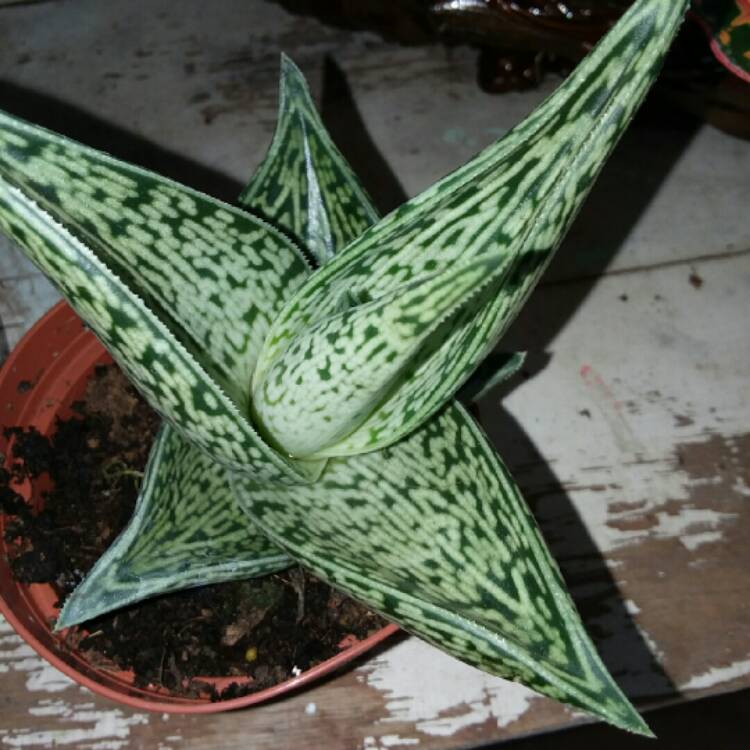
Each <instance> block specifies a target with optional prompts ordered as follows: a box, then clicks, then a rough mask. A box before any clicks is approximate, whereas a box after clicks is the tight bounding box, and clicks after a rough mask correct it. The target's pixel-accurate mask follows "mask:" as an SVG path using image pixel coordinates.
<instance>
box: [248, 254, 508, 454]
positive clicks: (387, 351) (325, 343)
mask: <svg viewBox="0 0 750 750" xmlns="http://www.w3.org/2000/svg"><path fill="white" fill-rule="evenodd" d="M509 265H510V263H509V257H508V256H507V255H504V254H500V253H496V254H491V253H487V254H486V255H483V256H479V257H475V258H472V259H471V260H469V261H468V262H467V263H463V264H459V263H457V264H456V265H455V266H453V267H450V268H448V269H447V270H444V271H442V272H436V273H432V274H426V275H425V276H424V277H420V278H415V279H412V280H411V281H409V282H407V283H405V284H403V285H402V286H400V287H398V288H397V289H395V290H393V291H391V292H388V293H387V294H383V295H382V296H379V297H377V298H375V299H373V300H368V299H366V298H362V297H355V296H353V295H352V294H351V292H350V291H349V290H346V289H344V290H342V292H341V293H340V301H339V308H340V309H341V312H339V313H338V314H337V315H334V316H329V317H326V318H323V320H321V321H320V322H319V323H318V324H317V325H315V326H313V327H312V328H311V329H309V330H307V331H305V333H304V335H301V336H299V337H298V338H297V339H296V340H294V341H292V342H291V343H290V344H289V346H288V347H287V351H286V354H285V356H284V357H283V358H281V359H280V360H277V361H276V362H275V363H274V364H273V366H272V368H271V370H270V371H269V372H264V371H263V370H262V369H259V370H258V371H256V374H255V378H254V380H253V404H254V408H255V409H256V411H255V412H254V413H255V416H256V420H255V421H256V422H257V423H258V424H259V425H263V428H264V429H265V430H266V431H267V433H265V434H264V436H265V437H267V439H268V441H269V443H271V444H272V445H277V446H279V447H280V448H281V447H283V450H286V451H288V452H289V453H290V454H291V455H293V456H306V455H310V454H312V453H315V452H317V454H318V455H320V454H321V453H322V452H323V451H321V446H322V447H323V448H325V447H326V446H328V445H335V444H337V443H338V442H339V441H340V440H341V439H342V438H345V437H346V434H345V433H342V429H344V430H345V429H347V428H348V427H349V425H351V424H357V423H358V422H361V421H362V419H363V418H366V417H367V415H368V414H370V413H371V412H372V411H373V410H375V409H376V408H377V407H378V405H379V404H381V403H382V402H383V401H387V400H388V397H389V394H390V392H391V390H393V389H394V388H396V387H398V383H399V382H400V380H402V379H403V378H404V377H405V373H408V371H409V369H410V368H413V367H414V366H416V362H417V361H418V358H419V355H420V353H421V351H422V350H423V349H424V347H425V346H428V345H429V342H430V341H431V340H434V339H436V338H440V339H444V338H447V337H448V336H450V333H451V329H452V328H453V326H454V325H455V324H456V323H455V322H456V320H457V319H460V317H461V315H460V314H461V312H462V310H463V309H465V308H466V306H468V305H472V304H474V302H475V299H476V298H477V297H479V296H481V295H482V294H485V296H487V295H489V296H494V295H496V294H497V290H498V289H499V288H500V287H501V285H502V282H503V280H504V275H505V273H507V271H508V267H509ZM446 329H447V330H446ZM375 362H377V363H378V364H377V371H376V372H373V371H372V369H371V367H372V364H373V363H375ZM256 384H258V385H259V387H260V389H262V390H260V391H259V390H256V388H255V386H256ZM290 384H293V386H292V387H290ZM313 422H315V423H316V425H317V428H316V430H315V432H309V431H307V430H306V429H305V426H306V425H309V424H311V423H313ZM376 439H377V436H376V435H373V436H372V440H373V442H374V441H376Z"/></svg>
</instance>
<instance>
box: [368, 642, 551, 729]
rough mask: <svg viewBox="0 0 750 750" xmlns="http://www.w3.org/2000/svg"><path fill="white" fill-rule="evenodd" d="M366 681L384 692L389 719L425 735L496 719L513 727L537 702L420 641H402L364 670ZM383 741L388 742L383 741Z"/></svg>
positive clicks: (524, 691)
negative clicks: (406, 723) (532, 703)
mask: <svg viewBox="0 0 750 750" xmlns="http://www.w3.org/2000/svg"><path fill="white" fill-rule="evenodd" d="M359 674H360V679H362V680H364V681H365V682H366V683H367V684H368V685H370V686H371V687H374V688H376V689H377V690H379V691H381V692H382V693H384V695H385V697H386V708H387V710H388V713H389V716H388V718H386V719H383V721H384V722H388V721H408V722H411V723H413V724H414V725H415V727H416V729H417V730H418V731H419V732H422V733H424V734H428V735H433V736H443V737H450V736H452V735H454V734H455V733H456V732H458V731H460V730H461V729H464V728H465V727H468V726H472V725H475V724H481V723H484V722H486V721H487V720H493V721H494V722H495V723H496V725H497V726H498V727H504V726H507V725H508V724H511V723H512V722H514V721H515V720H516V719H518V718H519V717H520V716H522V715H523V714H524V713H525V711H526V710H527V709H528V708H529V704H530V703H531V701H532V700H533V699H534V698H537V697H538V696H536V695H535V694H534V693H533V692H531V690H529V689H527V688H525V687H523V686H521V685H517V684H516V683H512V682H508V681H506V680H501V679H499V678H497V677H491V676H489V675H486V674H484V673H483V672H480V671H479V670H477V669H474V668H473V667H469V666H467V665H466V664H463V663H462V662H460V661H458V660H456V659H453V658H452V657H450V656H448V655H447V654H444V653H442V652H441V651H438V650H437V649H435V648H433V647H432V646H430V645H428V644H426V643H424V642H423V641H420V640H418V639H416V638H409V639H407V640H405V641H402V642H401V643H398V644H397V645H396V646H394V647H393V648H391V649H389V650H388V651H387V652H386V653H384V654H382V655H381V656H379V657H378V658H377V659H375V660H373V661H372V662H371V663H370V664H368V665H367V666H365V667H361V668H360V669H359ZM381 741H382V738H381Z"/></svg>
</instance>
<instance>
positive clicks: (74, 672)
mask: <svg viewBox="0 0 750 750" xmlns="http://www.w3.org/2000/svg"><path fill="white" fill-rule="evenodd" d="M50 336H51V337H52V339H53V341H52V344H51V345H50V346H47V347H46V349H45V351H44V353H43V354H42V355H39V354H38V352H37V351H35V347H37V345H38V343H39V340H40V339H42V340H44V339H46V338H50ZM55 339H56V340H55ZM82 347H83V349H84V350H85V356H76V355H77V354H78V353H79V351H80V350H81V348H82ZM32 355H33V356H37V357H38V356H43V357H44V358H45V359H46V360H48V361H47V363H46V366H47V367H50V366H51V365H54V366H55V367H57V366H63V365H64V364H65V363H66V362H67V363H68V364H69V366H70V367H71V368H73V370H74V374H75V375H77V376H79V377H80V376H82V375H83V373H84V371H85V370H86V369H88V368H90V367H91V365H92V363H94V362H95V359H96V357H97V355H98V356H99V357H102V356H104V355H105V350H104V348H103V347H102V345H101V344H100V343H99V342H98V341H97V340H96V339H95V338H94V336H93V334H92V333H91V332H90V331H89V330H88V329H86V328H85V327H84V326H83V324H82V323H81V321H80V319H79V318H78V317H77V316H76V315H75V313H74V312H73V310H72V308H71V307H70V306H69V305H68V304H67V303H66V302H65V301H64V300H62V301H60V302H58V303H57V304H56V305H54V306H53V307H52V308H51V309H50V310H48V311H47V312H46V313H45V314H44V315H43V316H42V317H41V318H40V319H39V320H38V321H37V322H36V323H34V325H33V326H32V327H31V328H30V329H29V330H28V331H27V332H26V334H25V335H24V336H23V337H22V338H21V340H20V341H19V342H18V343H17V344H16V346H15V347H14V348H13V350H12V352H11V353H10V354H9V355H8V358H7V359H6V360H5V362H4V363H3V365H2V367H0V394H2V393H3V392H4V389H5V390H6V391H9V392H11V391H12V392H13V393H15V392H16V389H17V383H20V382H21V380H20V378H21V373H22V372H24V371H25V370H26V369H27V368H26V367H24V359H25V358H29V356H32ZM36 367H37V368H38V365H36ZM40 376H41V377H43V375H42V371H40ZM11 380H12V381H13V382H12V383H11V384H10V385H8V381H11ZM31 383H32V388H31V389H30V393H28V394H25V393H24V394H23V396H21V398H22V400H24V401H26V402H27V405H26V406H24V407H23V408H22V409H21V411H20V412H19V413H18V416H22V417H25V418H26V421H29V422H30V421H31V420H30V419H29V412H30V409H31V408H32V406H31V405H33V404H35V403H37V402H41V401H42V400H43V399H44V398H45V394H44V392H43V391H42V392H41V393H40V392H39V391H37V392H36V393H34V391H35V390H36V389H35V388H34V387H33V386H34V385H36V381H34V380H32V381H31ZM71 389H72V385H71V384H70V383H68V386H67V390H68V391H69V390H71ZM48 402H49V399H48ZM9 405H10V402H8V403H7V404H6V406H9ZM61 406H62V404H59V403H58V404H56V405H53V404H51V403H48V404H47V405H46V406H45V409H46V411H47V414H46V416H45V418H44V419H45V423H49V424H50V425H51V424H53V422H54V415H55V414H56V413H57V412H58V411H60V409H61ZM3 413H4V414H9V415H10V420H11V422H12V420H13V415H14V414H15V412H14V411H13V409H5V410H4V411H3ZM3 421H4V422H5V417H4V418H3ZM6 424H8V425H9V423H6ZM16 424H17V422H16ZM1 460H2V456H1V455H0V461H1ZM1 526H2V524H1V523H0V527H1ZM0 547H2V548H3V549H4V548H5V542H4V540H2V539H0ZM3 568H5V569H9V565H8V563H7V560H6V559H5V558H4V557H1V556H0V570H1V569H3ZM5 578H6V577H5V576H4V577H3V579H5ZM7 578H8V579H10V578H11V577H10V574H9V570H8V576H7ZM13 583H14V584H15V586H16V589H17V590H18V592H19V593H20V596H19V597H17V598H18V599H19V600H20V601H21V606H22V607H24V606H25V607H26V608H27V610H28V611H27V612H25V613H23V614H25V616H26V618H28V619H29V624H27V622H25V620H24V618H23V617H22V616H19V613H17V612H16V609H15V608H14V607H13V606H12V605H11V604H10V602H9V601H8V597H7V592H6V591H4V590H3V589H4V585H3V588H0V612H1V613H2V614H3V615H4V616H5V618H6V620H7V621H8V623H9V624H10V625H11V626H12V627H13V629H14V630H15V631H16V633H18V635H20V636H21V638H23V639H24V641H26V643H28V644H29V645H30V646H31V647H32V648H33V649H34V651H36V653H37V654H39V656H41V657H42V658H44V659H46V660H47V661H48V662H49V663H50V664H52V665H53V666H54V667H55V668H56V669H58V670H59V671H60V672H62V673H63V674H65V675H66V676H67V677H69V678H71V679H72V680H73V681H74V682H77V683H78V684H80V685H83V686H85V687H87V688H89V689H90V690H92V691H93V692H95V693H98V694H99V695H103V696H105V697H106V698H109V699H110V700H113V701H115V702H117V703H121V704H124V705H126V706H128V707H130V708H135V709H145V710H147V711H155V712H160V713H165V712H166V713H184V714H207V713H218V712H221V711H230V710H233V709H237V708H243V707H245V706H251V705H254V704H258V703H262V702H266V701H270V700H272V699H274V698H278V697H279V696H281V695H284V694H286V693H290V692H292V691H296V690H298V689H299V688H301V687H303V686H304V685H307V684H308V683H311V682H313V681H315V680H317V679H319V678H321V677H323V676H324V675H327V674H330V673H332V672H334V671H335V670H337V669H339V668H341V667H342V666H343V665H345V664H347V663H349V662H350V661H353V660H354V659H356V658H357V657H359V656H361V655H362V654H364V653H366V652H367V651H369V650H371V649H372V648H374V647H375V646H377V645H378V644H380V643H382V642H383V641H385V640H386V639H387V638H390V637H391V636H392V635H394V634H395V633H397V632H398V631H399V627H398V626H397V625H395V624H389V625H386V626H385V627H383V628H381V629H380V630H378V631H377V632H376V633H374V634H373V635H371V636H369V637H368V638H365V639H363V640H361V641H354V642H353V643H351V645H348V646H346V647H344V648H343V650H342V651H341V652H340V653H338V654H336V655H335V656H332V657H331V658H329V659H326V660H325V661H323V662H321V663H320V664H317V665H316V666H314V667H312V668H310V669H307V670H305V671H304V672H302V673H301V674H299V675H298V676H296V677H292V678H291V679H289V680H285V681H284V682H281V683H279V684H278V685H274V686H272V687H269V688H265V689H264V690H259V691H258V692H257V693H251V694H249V695H245V696H242V697H239V698H231V699H228V700H224V701H214V702H212V701H210V700H209V699H207V698H206V699H201V698H187V697H182V696H172V695H169V694H168V693H163V694H162V693H157V692H156V691H154V690H150V689H148V688H135V687H134V686H130V692H129V691H128V690H127V689H126V688H125V686H123V688H121V689H120V688H118V687H117V683H118V681H121V680H122V678H118V677H117V676H116V675H115V674H113V673H110V672H109V671H107V670H104V669H99V668H97V667H94V666H93V665H91V664H89V663H88V662H85V660H82V659H81V657H79V656H78V655H77V654H78V652H77V651H76V650H75V649H73V648H70V647H69V646H68V645H67V644H64V634H65V632H66V631H65V630H63V631H61V633H62V635H60V634H53V633H52V630H51V629H50V627H49V624H48V622H47V621H46V619H44V618H43V617H42V616H41V615H40V613H38V612H37V611H36V609H35V608H34V607H33V606H32V605H31V604H30V603H29V601H28V600H27V599H28V596H29V592H30V590H31V588H32V587H34V586H36V585H38V584H22V583H18V582H15V581H13ZM43 585H45V586H46V584H43ZM34 625H36V626H37V627H39V628H40V629H41V630H43V631H46V633H48V634H49V636H50V640H51V645H53V646H58V647H59V650H60V653H61V654H63V653H64V654H67V655H69V656H70V657H72V661H76V660H79V659H80V660H81V661H82V663H85V666H86V670H87V672H89V673H91V675H94V676H90V675H89V674H87V673H85V672H83V671H81V670H79V669H77V668H76V666H75V664H74V663H71V661H68V660H66V659H64V658H62V656H61V655H60V654H58V653H56V652H55V651H54V650H53V649H52V648H50V647H49V646H48V645H46V644H45V643H43V642H42V641H41V640H40V639H39V638H38V637H37V635H35V633H34V632H33V630H32V627H30V626H34ZM117 674H120V675H123V674H127V673H126V672H124V671H123V672H122V673H117ZM97 675H101V679H100V680H97V679H96V678H95V676H97ZM200 679H215V680H221V681H222V682H223V681H236V680H235V678H233V677H231V676H230V677H219V678H200ZM239 679H240V680H241V678H239ZM135 690H137V691H138V692H141V693H145V694H150V696H152V697H142V696H140V695H135V694H134V693H133V691H135Z"/></svg>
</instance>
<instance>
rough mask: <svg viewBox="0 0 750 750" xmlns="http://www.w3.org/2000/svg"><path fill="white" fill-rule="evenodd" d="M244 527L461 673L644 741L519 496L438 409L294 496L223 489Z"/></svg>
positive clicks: (257, 488) (502, 471)
mask: <svg viewBox="0 0 750 750" xmlns="http://www.w3.org/2000/svg"><path fill="white" fill-rule="evenodd" d="M234 481H235V488H236V491H237V493H238V499H239V500H240V503H241V505H242V507H243V508H245V510H246V511H247V513H248V515H249V516H250V518H251V519H252V520H253V521H254V522H256V523H257V524H258V526H259V527H260V528H261V529H263V531H264V532H265V533H267V534H268V535H269V537H271V538H272V539H273V540H274V541H276V542H277V543H278V544H279V545H280V546H282V547H284V548H285V549H286V550H287V551H288V552H289V554H290V555H292V556H293V557H294V558H295V559H297V560H298V561H299V562H300V563H302V564H303V565H306V566H307V567H309V568H310V569H312V570H313V571H314V572H315V573H316V574H317V575H319V576H321V577H322V578H324V579H326V580H328V581H329V582H330V583H332V584H333V585H335V586H337V587H339V588H341V589H343V590H344V591H346V592H348V593H350V594H351V595H353V596H355V597H357V598H358V599H361V600H362V601H364V602H366V603H367V604H369V605H370V606H372V607H374V608H375V609H377V610H378V611H380V612H381V613H382V614H383V615H385V616H386V617H388V618H389V619H392V620H395V621H396V622H398V623H399V624H401V625H403V626H404V627H406V628H407V629H408V630H410V631H411V632H413V633H416V634H417V635H419V636H421V637H423V638H425V639H427V640H429V641H431V642H433V643H435V644H438V645H439V646H440V647H441V648H442V649H444V650H447V651H448V652H449V653H451V654H453V655H454V656H457V657H458V658H460V659H462V660H464V661H466V662H468V663H469V664H473V665H474V666H477V667H479V668H480V669H484V670H486V671H489V672H492V673H493V674H499V675H501V676H505V677H508V678H510V679H519V680H521V681H523V682H524V683H525V684H527V685H529V686H531V687H532V688H534V689H535V690H538V691H539V692H542V693H544V694H545V695H550V696H551V697H554V698H556V699H559V700H564V701H566V702H568V703H570V704H571V705H574V706H577V707H579V708H582V709H583V710H586V711H589V712H592V713H594V714H596V715H598V716H601V717H602V718H605V719H606V720H608V721H610V722H612V723H615V724H617V725H619V726H625V727H627V728H630V729H631V730H638V731H646V730H645V725H643V724H642V722H641V721H640V719H639V717H638V716H637V714H636V713H635V712H634V711H633V709H632V708H631V707H630V706H629V704H628V702H627V700H626V699H625V698H624V697H623V696H622V694H621V693H620V691H619V690H618V688H617V686H616V685H615V683H614V682H613V681H612V679H611V677H610V676H609V675H608V673H607V671H606V669H605V668H604V667H603V665H602V664H601V662H600V660H599V658H598V656H597V654H596V651H595V649H594V647H593V645H592V644H591V642H590V640H589V639H588V637H587V636H586V633H585V631H584V629H583V626H582V624H581V622H580V620H579V618H578V616H577V614H576V612H575V608H574V607H573V605H572V603H571V602H570V599H569V598H568V596H567V595H566V594H565V590H564V584H563V582H562V579H561V577H560V574H559V571H558V570H557V567H556V566H555V564H554V561H553V560H552V559H551V557H550V556H549V553H548V552H547V551H546V549H545V547H544V543H543V541H542V540H541V537H540V535H539V532H538V531H537V529H536V526H535V523H534V521H533V518H532V517H531V515H530V513H529V511H528V509H527V508H526V506H525V504H524V502H523V500H522V498H521V496H520V493H519V491H518V488H517V487H516V485H515V483H514V482H513V480H512V478H511V477H510V475H509V474H508V472H507V469H506V468H505V467H504V466H503V465H502V463H501V462H500V460H499V459H498V457H497V456H496V454H495V453H494V451H493V450H492V447H491V446H490V445H489V444H488V443H487V440H486V438H485V437H484V435H483V434H482V433H481V431H480V430H479V429H478V428H477V427H476V425H475V424H474V423H473V420H472V419H471V418H470V417H469V416H468V415H467V414H466V412H465V411H464V410H463V409H462V408H461V407H460V406H458V405H455V404H454V405H449V406H448V407H446V408H445V409H444V410H443V411H441V412H439V413H438V414H437V415H436V416H435V417H433V418H432V419H431V420H429V421H428V422H427V423H425V424H424V425H423V426H422V427H421V428H419V429H418V430H416V431H415V432H413V433H412V434H411V435H410V436H409V437H408V438H406V439H404V440H402V441H400V442H399V443H397V444H396V445H394V446H391V447H390V448H386V449H384V450H381V451H376V452H373V453H368V454H363V455H359V456H351V457H345V458H337V459H331V460H330V461H329V462H328V464H327V466H326V469H325V470H324V473H323V475H322V477H321V479H320V480H319V481H318V482H316V483H315V484H311V485H305V486H304V487H299V488H283V487H279V486H273V485H268V484H266V485H258V484H256V483H253V482H252V480H249V479H248V478H246V477H236V478H235V480H234Z"/></svg>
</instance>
